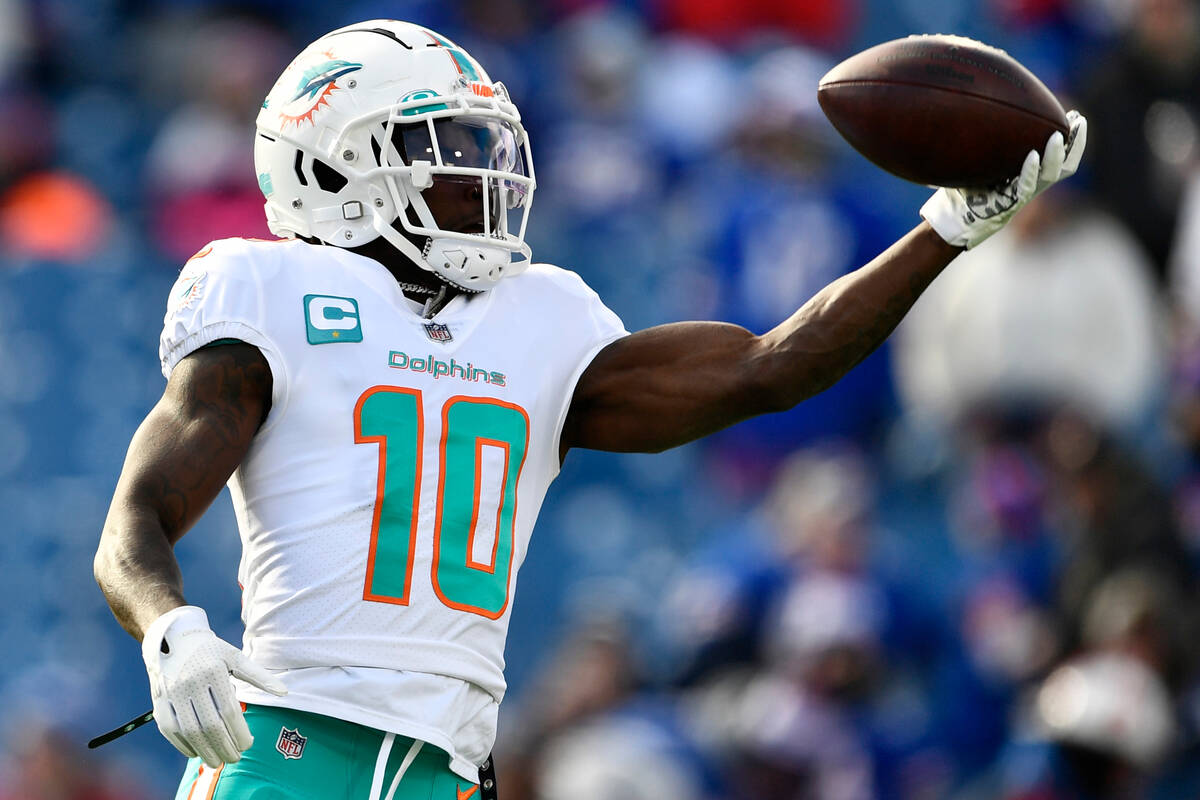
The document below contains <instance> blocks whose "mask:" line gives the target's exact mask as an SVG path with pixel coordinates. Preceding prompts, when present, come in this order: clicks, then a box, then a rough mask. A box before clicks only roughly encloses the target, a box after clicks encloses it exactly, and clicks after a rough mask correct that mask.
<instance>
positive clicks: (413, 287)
mask: <svg viewBox="0 0 1200 800" xmlns="http://www.w3.org/2000/svg"><path fill="white" fill-rule="evenodd" d="M312 241H313V242H314V243H317V242H316V240H312ZM347 249H348V250H349V251H350V252H351V253H355V254H357V255H360V256H364V257H366V258H369V259H371V260H373V261H378V262H379V263H380V264H382V265H383V266H384V268H385V269H387V271H388V272H390V273H391V274H392V277H393V278H395V279H396V283H398V284H400V289H401V291H403V292H404V295H405V296H406V297H408V298H409V299H410V300H415V301H417V302H418V303H426V304H427V308H428V307H429V306H428V303H429V302H430V301H433V306H434V308H433V310H432V312H431V315H432V314H436V313H437V311H438V310H440V309H441V308H442V307H444V306H445V304H446V303H447V302H449V301H450V299H451V298H453V297H454V296H455V295H457V294H459V293H460V291H461V290H460V289H458V288H457V287H455V286H452V285H451V284H449V283H446V282H445V281H443V280H442V279H440V278H438V277H437V276H436V275H434V274H433V273H432V272H430V271H429V270H427V269H422V268H421V267H418V266H417V265H416V264H414V263H413V262H412V260H411V259H409V258H408V257H407V256H405V255H404V254H403V253H401V252H399V251H398V250H396V248H394V247H392V246H391V245H389V244H388V243H387V242H386V241H385V240H384V239H383V237H380V238H378V239H375V240H374V241H371V242H367V243H366V244H363V245H359V246H358V247H350V248H347Z"/></svg>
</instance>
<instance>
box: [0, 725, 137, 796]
mask: <svg viewBox="0 0 1200 800" xmlns="http://www.w3.org/2000/svg"><path fill="white" fill-rule="evenodd" d="M146 796H147V795H145V794H143V792H142V790H141V788H140V787H138V786H137V785H136V784H134V783H132V782H131V781H130V780H129V778H128V777H124V776H116V775H110V774H109V773H108V771H106V770H103V769H98V768H97V766H96V764H95V763H94V762H93V760H92V759H91V758H90V757H89V756H88V755H87V752H86V751H85V750H83V749H82V748H81V747H80V746H79V745H78V744H77V743H76V742H75V741H74V740H72V739H71V738H70V737H69V736H67V735H66V734H64V733H62V732H61V731H58V730H55V729H54V728H52V727H45V728H39V727H38V726H37V725H33V726H32V729H30V728H26V729H24V730H22V731H21V735H20V737H19V739H18V740H17V742H16V744H15V746H14V747H13V748H12V750H11V757H10V759H9V760H8V762H7V763H0V800H138V798H141V797H146Z"/></svg>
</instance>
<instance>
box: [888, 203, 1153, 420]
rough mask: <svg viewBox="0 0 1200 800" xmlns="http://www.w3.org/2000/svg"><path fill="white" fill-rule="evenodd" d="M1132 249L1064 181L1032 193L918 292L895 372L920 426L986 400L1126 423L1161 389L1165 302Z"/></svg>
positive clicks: (900, 336) (1139, 416)
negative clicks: (1060, 188)
mask: <svg viewBox="0 0 1200 800" xmlns="http://www.w3.org/2000/svg"><path fill="white" fill-rule="evenodd" d="M1149 276H1150V269H1149V267H1148V264H1147V262H1146V260H1145V257H1144V256H1143V255H1142V252H1141V250H1140V248H1138V246H1137V245H1136V244H1135V243H1134V242H1133V241H1132V240H1131V239H1130V237H1129V236H1128V235H1127V234H1126V233H1125V231H1124V229H1123V228H1122V227H1121V226H1120V225H1119V224H1118V223H1117V222H1116V221H1114V220H1113V219H1111V218H1110V217H1108V216H1106V215H1103V214H1100V213H1097V212H1095V211H1092V210H1090V209H1089V208H1088V207H1087V206H1086V205H1081V204H1079V203H1078V202H1077V201H1075V199H1074V198H1072V197H1071V196H1070V195H1069V194H1068V193H1066V192H1048V193H1046V194H1044V195H1042V196H1040V197H1038V198H1037V199H1036V200H1035V201H1034V202H1033V203H1031V204H1030V207H1029V208H1028V209H1026V212H1025V213H1024V214H1022V215H1020V216H1019V217H1018V218H1017V219H1016V220H1015V221H1014V224H1013V225H1012V226H1011V227H1010V229H1009V230H1005V231H1003V232H1001V233H1000V234H999V235H997V236H996V237H994V238H993V240H992V241H989V242H987V243H986V244H985V245H984V246H982V247H980V248H978V249H976V250H972V251H971V252H969V253H966V254H965V255H963V256H960V257H959V259H958V260H957V261H956V262H955V263H954V264H952V265H951V266H950V268H949V269H948V270H947V271H946V273H945V274H943V275H942V276H941V277H940V278H939V279H938V280H937V281H936V282H935V283H934V284H933V286H931V287H930V289H929V291H927V292H926V294H925V295H924V296H923V297H922V298H921V299H920V300H919V301H917V305H916V306H915V307H914V309H913V311H912V313H911V314H910V315H909V317H908V318H907V319H906V320H905V321H904V322H903V323H901V326H900V328H899V330H898V331H897V337H896V359H895V362H894V363H895V365H896V380H897V384H898V387H899V390H900V396H901V398H902V400H903V405H904V409H905V414H906V415H907V416H908V418H909V420H910V421H911V422H912V423H913V424H915V425H916V426H917V427H919V428H933V429H935V430H939V431H942V432H946V431H948V430H952V428H953V426H954V425H955V424H956V423H960V422H963V421H965V418H966V416H967V415H969V414H971V413H972V412H973V411H975V410H977V409H979V408H980V407H981V405H983V404H986V405H988V406H993V407H996V406H999V407H1003V406H1009V407H1014V406H1031V407H1033V408H1043V409H1053V408H1055V407H1057V406H1059V405H1063V404H1065V405H1067V406H1070V407H1073V408H1078V409H1080V410H1082V411H1083V412H1085V413H1087V414H1088V415H1090V416H1092V417H1093V418H1095V419H1096V420H1097V421H1099V422H1100V423H1101V424H1103V425H1105V426H1109V427H1111V428H1112V429H1115V430H1129V429H1131V428H1133V427H1135V426H1136V425H1137V424H1138V423H1140V422H1142V421H1143V419H1144V418H1145V415H1146V414H1147V413H1148V412H1149V411H1150V410H1151V408H1152V403H1153V402H1154V401H1155V400H1156V399H1157V398H1158V397H1159V396H1160V395H1161V394H1162V391H1163V386H1164V382H1165V381H1164V374H1165V373H1164V370H1165V363H1166V352H1165V351H1166V311H1165V309H1164V308H1163V306H1162V303H1161V301H1160V299H1159V296H1158V294H1157V293H1156V291H1155V289H1154V286H1153V284H1152V283H1151V280H1150V277H1149Z"/></svg>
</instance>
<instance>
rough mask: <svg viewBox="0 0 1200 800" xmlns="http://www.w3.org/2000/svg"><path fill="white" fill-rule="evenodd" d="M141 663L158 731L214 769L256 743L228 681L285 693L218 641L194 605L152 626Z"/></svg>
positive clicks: (273, 680) (238, 652) (145, 638)
mask: <svg viewBox="0 0 1200 800" xmlns="http://www.w3.org/2000/svg"><path fill="white" fill-rule="evenodd" d="M142 658H143V659H145V661H146V671H147V673H149V675H150V695H151V697H152V698H153V699H154V721H155V722H157V723H158V730H159V731H160V732H161V733H162V735H163V736H165V737H166V739H167V741H169V742H170V743H171V744H173V745H175V747H176V749H178V750H179V752H181V753H183V754H184V755H185V756H188V757H189V758H190V757H192V756H200V758H202V759H204V763H205V764H207V765H208V766H210V767H214V768H215V767H219V766H221V765H222V764H226V763H229V762H233V761H237V760H239V759H240V758H241V757H242V751H243V750H245V749H246V748H247V747H249V746H250V745H251V744H253V743H254V737H253V736H251V735H250V728H249V727H247V725H246V720H245V719H244V718H243V717H242V709H241V706H240V705H238V702H237V698H236V697H235V696H234V693H233V683H232V682H231V681H230V679H229V676H230V675H234V676H236V677H238V678H241V679H242V680H244V681H246V682H247V683H250V684H253V685H254V686H257V687H258V688H260V689H263V690H264V691H268V692H270V693H272V694H275V695H285V694H287V688H286V687H285V686H284V685H283V683H282V682H280V681H279V680H278V679H277V678H275V677H273V676H272V675H271V673H269V672H267V671H266V670H265V669H263V668H262V667H260V666H258V665H257V664H254V663H252V662H251V661H250V660H249V659H248V658H246V657H245V656H244V655H242V651H241V650H238V649H237V648H236V647H234V646H233V645H231V644H229V643H228V642H225V641H222V640H221V639H219V638H217V635H216V634H215V633H213V632H212V629H211V628H209V626H208V615H207V614H205V613H204V609H202V608H197V607H196V606H180V607H179V608H176V609H173V610H171V611H168V612H167V613H166V614H163V615H162V616H161V617H159V618H158V619H156V620H155V621H154V622H152V623H151V624H150V627H149V628H147V629H146V633H145V636H143V638H142Z"/></svg>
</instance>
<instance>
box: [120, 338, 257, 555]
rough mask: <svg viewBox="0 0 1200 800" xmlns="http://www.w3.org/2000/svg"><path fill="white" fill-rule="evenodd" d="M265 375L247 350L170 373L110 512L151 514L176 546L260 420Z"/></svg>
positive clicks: (210, 353) (218, 351)
mask: <svg viewBox="0 0 1200 800" xmlns="http://www.w3.org/2000/svg"><path fill="white" fill-rule="evenodd" d="M271 383H272V379H271V370H270V367H269V366H268V364H267V361H266V359H265V358H264V357H263V355H262V353H261V352H260V351H259V350H258V348H256V347H254V346H253V345H249V344H244V343H236V344H227V345H221V346H219V347H209V348H204V349H201V350H198V351H196V352H194V353H192V354H191V355H189V356H187V357H186V358H184V359H183V360H182V361H180V362H179V364H178V365H177V366H176V367H175V369H174V370H173V371H172V372H171V377H170V379H169V380H168V381H167V388H166V391H164V392H163V396H162V398H161V399H160V400H159V401H158V403H157V404H156V405H155V406H154V408H153V409H152V410H151V411H150V413H149V415H147V417H146V419H145V420H144V421H143V422H142V424H141V426H140V427H139V428H138V430H137V433H135V434H134V437H133V440H132V442H131V443H130V446H129V452H128V455H127V456H126V459H125V466H124V468H123V469H122V471H121V478H120V481H119V482H118V484H117V491H116V495H115V497H114V499H113V505H114V509H118V508H122V507H123V508H125V509H126V510H128V511H130V512H132V513H141V514H144V513H153V514H156V515H157V516H158V518H159V521H160V523H161V525H162V529H163V531H164V532H166V534H167V536H168V537H169V538H170V539H171V540H172V541H175V540H177V539H178V538H179V537H180V536H182V535H183V534H184V533H185V532H186V531H187V530H188V528H190V527H191V525H192V524H193V523H194V522H195V521H196V520H197V519H198V518H199V517H200V515H201V514H203V513H204V510H205V509H207V508H208V506H209V505H210V504H211V503H212V501H213V499H215V498H216V496H217V494H218V493H220V491H221V487H222V486H224V485H225V482H226V481H227V480H228V479H229V476H230V475H231V474H233V471H234V470H235V469H237V466H238V464H240V463H241V461H242V459H243V458H244V457H245V455H246V453H247V451H248V450H249V449H250V444H251V442H252V440H253V439H254V435H255V433H256V432H257V431H258V429H259V426H260V425H261V424H262V422H263V420H264V419H265V418H266V415H267V412H268V411H269V410H270V403H271Z"/></svg>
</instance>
